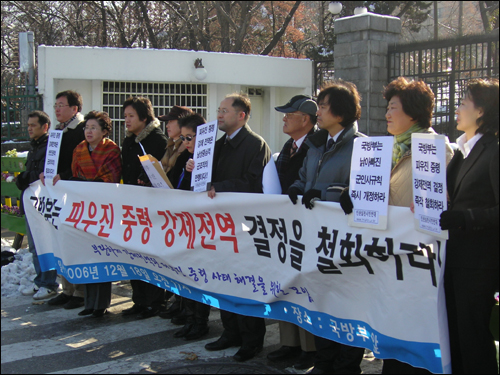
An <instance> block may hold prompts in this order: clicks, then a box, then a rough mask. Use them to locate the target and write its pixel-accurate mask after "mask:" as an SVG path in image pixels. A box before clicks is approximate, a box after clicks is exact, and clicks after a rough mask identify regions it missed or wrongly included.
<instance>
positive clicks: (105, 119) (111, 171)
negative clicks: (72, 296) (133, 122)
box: [71, 111, 122, 318]
mask: <svg viewBox="0 0 500 375" xmlns="http://www.w3.org/2000/svg"><path fill="white" fill-rule="evenodd" d="M111 128H112V125H111V119H110V118H109V116H108V114H107V113H106V112H97V111H91V112H89V113H88V114H87V116H85V125H84V131H85V140H84V141H82V143H80V144H79V145H78V146H76V148H75V151H73V162H72V163H71V170H72V172H73V178H72V179H73V180H80V181H98V182H111V183H119V182H120V177H121V174H122V162H121V158H120V148H119V147H118V145H117V144H116V143H115V142H113V141H112V140H111V139H109V138H107V137H108V135H109V134H110V133H111ZM110 304H111V283H110V282H106V283H94V284H85V309H84V310H82V311H80V312H79V313H78V315H80V316H86V315H92V317H94V318H99V317H101V316H103V315H104V314H105V313H106V309H107V308H109V306H110Z"/></svg>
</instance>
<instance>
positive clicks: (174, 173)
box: [169, 113, 210, 340]
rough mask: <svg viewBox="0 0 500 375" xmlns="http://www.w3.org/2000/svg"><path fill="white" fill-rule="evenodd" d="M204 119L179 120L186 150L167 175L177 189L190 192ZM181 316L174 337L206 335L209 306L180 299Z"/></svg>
mask: <svg viewBox="0 0 500 375" xmlns="http://www.w3.org/2000/svg"><path fill="white" fill-rule="evenodd" d="M205 123H206V121H205V119H204V118H203V117H202V116H201V115H199V114H198V113H193V114H188V115H184V116H181V117H180V118H179V126H180V129H181V135H180V139H181V140H182V143H183V144H184V146H185V147H186V150H185V151H184V152H183V153H182V154H181V155H180V156H179V157H178V158H177V161H176V163H175V166H174V167H173V168H172V170H171V171H170V174H169V178H170V181H171V182H172V185H174V186H175V187H176V188H177V189H181V190H191V172H192V171H193V169H194V161H193V159H192V157H193V153H194V145H195V142H196V129H197V127H198V126H199V125H203V124H205ZM181 304H182V309H183V314H184V315H185V316H186V324H185V325H184V327H182V328H181V329H180V330H179V331H177V332H175V333H174V337H177V338H180V337H184V338H185V339H186V340H195V339H198V338H200V337H203V336H205V335H207V334H208V329H209V327H208V316H209V315H210V305H205V304H203V303H201V302H197V301H193V300H191V299H189V298H184V297H183V298H182V302H181Z"/></svg>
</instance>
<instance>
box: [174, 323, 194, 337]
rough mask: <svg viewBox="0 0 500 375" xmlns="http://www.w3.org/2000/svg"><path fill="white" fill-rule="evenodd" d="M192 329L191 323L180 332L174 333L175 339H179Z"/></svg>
mask: <svg viewBox="0 0 500 375" xmlns="http://www.w3.org/2000/svg"><path fill="white" fill-rule="evenodd" d="M192 328H193V323H188V324H186V325H185V326H184V327H182V328H181V329H180V330H178V331H177V332H175V333H174V337H175V338H181V337H184V336H186V335H187V334H188V333H189V332H190V331H191V329H192Z"/></svg>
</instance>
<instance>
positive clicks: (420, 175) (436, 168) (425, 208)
mask: <svg viewBox="0 0 500 375" xmlns="http://www.w3.org/2000/svg"><path fill="white" fill-rule="evenodd" d="M445 142H446V136H444V135H439V134H418V133H415V134H412V137H411V150H412V151H411V158H412V179H413V203H414V204H415V229H416V230H418V231H420V232H423V233H427V234H432V235H434V236H438V237H440V238H443V239H448V231H443V230H441V226H440V225H439V217H440V216H441V212H443V211H445V210H447V209H448V202H447V199H446V148H445V147H446V146H445Z"/></svg>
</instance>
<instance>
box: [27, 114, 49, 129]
mask: <svg viewBox="0 0 500 375" xmlns="http://www.w3.org/2000/svg"><path fill="white" fill-rule="evenodd" d="M28 117H31V118H32V117H37V118H38V123H39V124H40V126H43V125H45V124H49V128H50V117H49V115H48V114H46V113H45V112H44V111H33V112H31V113H30V114H29V115H28Z"/></svg>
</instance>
